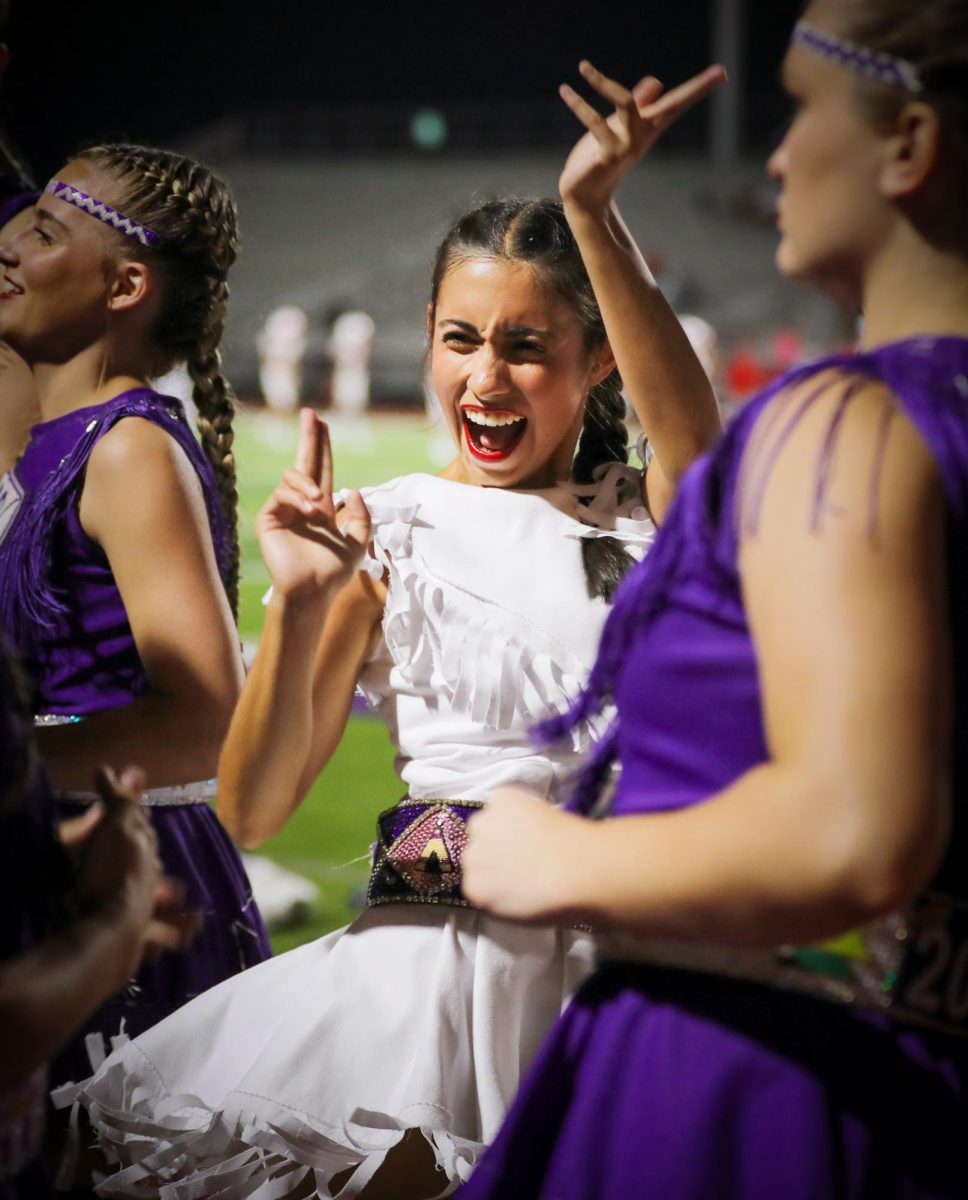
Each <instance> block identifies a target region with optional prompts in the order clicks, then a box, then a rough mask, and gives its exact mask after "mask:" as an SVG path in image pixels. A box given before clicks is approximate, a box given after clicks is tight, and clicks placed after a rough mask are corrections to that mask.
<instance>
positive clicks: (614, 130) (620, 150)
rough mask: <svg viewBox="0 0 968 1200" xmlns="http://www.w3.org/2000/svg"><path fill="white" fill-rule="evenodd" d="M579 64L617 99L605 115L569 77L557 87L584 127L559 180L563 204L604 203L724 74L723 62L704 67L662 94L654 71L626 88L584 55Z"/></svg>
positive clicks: (606, 95) (593, 83)
mask: <svg viewBox="0 0 968 1200" xmlns="http://www.w3.org/2000/svg"><path fill="white" fill-rule="evenodd" d="M578 69H579V71H580V72H581V75H582V78H583V79H584V80H585V81H586V83H588V84H589V86H590V87H592V88H593V89H594V90H595V91H596V92H597V93H598V94H599V96H601V97H602V98H603V99H604V100H607V101H608V102H609V103H610V104H614V105H615V111H614V112H613V113H612V114H611V116H609V117H603V116H602V115H601V113H599V112H598V111H597V110H596V109H594V108H593V107H592V106H591V105H590V104H589V103H588V101H587V100H585V99H584V98H583V97H582V96H580V95H579V94H578V92H576V91H575V90H574V88H571V87H569V86H568V84H567V83H563V84H562V85H561V87H560V89H559V92H560V95H561V98H562V100H564V102H565V103H566V104H567V105H568V107H569V108H570V109H571V111H572V112H573V113H574V114H575V116H576V117H577V118H578V119H579V121H581V123H582V124H583V125H584V126H585V128H586V129H587V130H588V132H587V133H586V134H584V136H583V137H582V138H581V139H580V140H579V141H578V142H577V144H576V145H575V147H574V149H573V150H572V152H571V154H569V156H568V159H567V161H566V162H565V166H564V169H563V170H562V173H561V178H560V179H559V181H558V186H559V190H560V191H561V198H562V200H563V201H564V202H565V204H566V205H574V206H576V207H579V208H583V209H588V210H601V209H604V208H606V207H607V206H608V205H609V204H610V203H611V200H612V197H613V196H614V194H615V189H616V188H617V187H618V185H619V184H620V183H621V181H622V180H623V179H624V178H625V176H626V174H627V173H628V172H629V170H631V168H632V167H633V166H634V165H635V164H636V163H637V162H638V161H639V160H640V159H641V158H643V157H644V156H645V155H646V154H647V153H648V151H649V150H650V149H651V147H652V146H653V144H654V143H655V142H656V141H657V139H658V138H659V136H660V134H662V132H663V131H664V130H666V129H668V127H669V126H670V125H671V124H673V122H675V121H676V120H678V119H679V117H680V116H682V114H683V113H684V112H685V111H686V110H687V109H689V108H691V107H692V105H693V104H695V103H696V102H697V101H698V100H701V99H702V98H703V97H704V96H706V95H708V94H709V93H710V92H711V91H712V90H713V89H714V88H717V87H718V86H719V85H720V84H721V83H723V81H724V80H725V79H726V71H725V68H723V67H721V66H713V67H707V68H706V70H705V71H701V72H700V73H699V74H698V75H694V76H693V78H692V79H689V80H687V81H686V82H685V83H682V84H680V85H679V86H678V87H676V88H673V89H672V91H670V92H665V94H663V88H662V84H661V83H660V82H659V80H658V79H656V78H655V77H654V76H652V75H647V76H645V78H644V79H640V80H639V82H638V83H637V84H636V85H635V86H634V87H633V88H632V89H631V90H629V89H628V88H625V87H623V86H622V85H621V84H620V83H616V82H615V80H614V79H609V78H607V76H605V75H603V74H602V73H601V71H599V70H598V69H597V68H595V67H593V66H592V64H591V63H590V62H588V61H587V60H583V61H582V62H581V63H580V64H579V67H578Z"/></svg>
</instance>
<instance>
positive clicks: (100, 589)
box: [0, 388, 229, 715]
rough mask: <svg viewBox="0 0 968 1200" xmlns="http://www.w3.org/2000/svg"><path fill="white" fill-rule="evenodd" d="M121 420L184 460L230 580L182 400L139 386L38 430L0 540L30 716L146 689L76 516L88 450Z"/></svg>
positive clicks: (116, 597) (216, 510) (102, 569)
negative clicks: (169, 441) (152, 433)
mask: <svg viewBox="0 0 968 1200" xmlns="http://www.w3.org/2000/svg"><path fill="white" fill-rule="evenodd" d="M125 417H141V418H143V419H144V420H146V421H151V422H152V424H154V425H158V426H160V427H161V428H162V429H164V430H165V431H166V432H168V433H169V434H170V435H171V436H172V437H173V438H174V439H175V441H176V442H177V443H178V445H179V446H180V447H181V448H182V450H183V451H184V452H185V454H186V455H187V456H188V459H189V461H190V462H191V464H192V466H193V467H194V468H195V471H196V472H197V474H198V477H199V479H200V481H201V484H202V490H203V492H204V496H205V505H206V509H207V513H208V520H209V526H210V529H211V532H212V539H213V542H214V545H215V554H216V559H217V562H218V565H219V570H220V572H221V575H222V578H223V580H224V579H226V578H227V573H228V561H229V547H228V537H227V533H226V529H225V522H224V520H223V517H222V512H221V507H220V504H219V495H218V488H217V485H216V482H215V476H214V472H213V471H212V467H211V465H210V463H209V461H208V459H207V458H206V457H205V454H204V452H203V450H202V448H201V446H200V445H199V443H198V441H197V439H196V438H195V436H194V434H193V433H192V431H191V429H190V428H189V426H188V422H187V421H186V419H185V413H184V410H183V408H182V405H181V403H180V401H178V400H176V399H174V398H172V397H170V396H160V395H159V394H158V393H157V392H153V391H151V390H150V389H148V388H137V389H134V390H132V391H129V392H124V393H123V394H122V395H120V396H116V397H115V398H114V399H112V400H107V401H105V402H103V403H102V404H97V405H92V406H90V407H87V408H81V409H76V410H74V411H73V412H69V413H65V414H64V415H63V416H60V417H55V418H54V419H53V420H50V421H44V422H42V423H41V424H39V425H35V426H34V427H33V429H32V430H31V436H30V441H29V443H28V445H27V448H26V450H25V451H24V454H23V457H22V458H21V460H20V462H19V463H18V464H17V466H16V468H15V469H14V472H13V475H14V481H15V483H16V484H17V485H18V487H19V489H20V490H22V492H23V500H22V503H21V505H20V508H19V510H18V511H17V513H16V515H15V517H14V518H13V521H12V522H11V524H10V526H9V528H8V530H7V533H6V536H5V537H4V538H3V540H2V541H0V626H2V627H4V628H5V629H6V630H7V632H8V634H9V636H10V637H11V639H12V641H13V643H14V645H15V648H16V650H17V652H18V654H19V655H20V657H21V659H22V661H23V663H24V665H25V667H26V669H27V671H28V673H29V674H30V675H31V677H32V680H33V683H34V686H35V688H36V696H35V706H36V711H37V712H42V713H58V714H67V715H84V714H88V713H94V712H100V711H102V710H104V709H109V708H116V707H119V706H120V705H122V704H127V703H129V702H130V701H131V700H133V699H134V698H135V697H136V696H139V695H141V694H142V693H143V692H145V691H146V690H147V687H148V681H147V678H146V676H145V673H144V668H143V666H142V664H141V660H140V658H139V656H138V652H137V648H136V647H135V644H134V637H133V635H132V633H131V626H130V625H129V623H128V618H127V614H126V612H125V610H124V604H123V602H122V600H121V595H120V593H119V591H118V588H117V584H116V583H115V581H114V576H113V574H112V572H111V567H110V564H109V563H108V560H107V557H106V555H105V554H104V551H103V550H102V549H101V547H100V546H99V545H98V544H97V543H96V542H94V541H92V539H91V538H89V537H88V536H87V534H86V533H85V532H84V530H83V528H82V527H81V523H80V519H79V517H78V500H79V497H80V494H81V490H82V488H83V486H84V472H85V470H86V467H87V462H88V459H89V457H90V455H91V452H92V450H93V449H94V447H95V446H96V445H97V443H98V441H99V440H100V439H101V438H102V437H103V436H104V434H105V433H107V432H108V430H109V429H111V428H113V427H114V425H116V424H117V423H118V421H120V420H123V419H124V418H125ZM132 502H136V497H132ZM145 553H146V554H150V553H151V548H150V547H146V548H145Z"/></svg>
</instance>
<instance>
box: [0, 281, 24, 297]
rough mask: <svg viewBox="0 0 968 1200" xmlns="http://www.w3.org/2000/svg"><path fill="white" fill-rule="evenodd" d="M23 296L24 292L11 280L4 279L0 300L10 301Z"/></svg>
mask: <svg viewBox="0 0 968 1200" xmlns="http://www.w3.org/2000/svg"><path fill="white" fill-rule="evenodd" d="M23 294H24V290H23V288H22V287H18V286H17V285H16V284H15V283H13V282H12V281H11V280H9V279H7V278H6V277H4V280H3V290H2V291H0V300H12V299H13V298H14V296H22V295H23Z"/></svg>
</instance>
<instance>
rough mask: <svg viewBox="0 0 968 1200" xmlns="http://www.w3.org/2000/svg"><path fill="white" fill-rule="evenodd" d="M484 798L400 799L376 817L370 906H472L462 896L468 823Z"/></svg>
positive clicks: (369, 895)
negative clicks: (462, 871)
mask: <svg viewBox="0 0 968 1200" xmlns="http://www.w3.org/2000/svg"><path fill="white" fill-rule="evenodd" d="M479 808H483V803H482V801H480V800H411V799H409V798H408V799H404V800H401V801H400V803H399V804H395V805H394V806H393V808H388V809H386V811H385V812H382V813H380V815H379V817H377V824H376V833H377V840H376V842H375V844H374V846H373V869H372V870H371V872H370V882H369V886H368V887H367V889H366V905H367V908H372V907H374V906H375V905H378V904H449V905H453V906H455V907H457V908H469V907H470V905H469V903H468V901H467V900H465V899H464V896H463V893H462V892H461V887H460V883H461V865H460V860H461V854H462V853H463V850H464V847H465V846H466V845H467V822H468V820H469V819H470V817H471V816H472V815H473V814H474V813H475V812H477V810H478V809H479Z"/></svg>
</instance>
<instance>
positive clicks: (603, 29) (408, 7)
mask: <svg viewBox="0 0 968 1200" xmlns="http://www.w3.org/2000/svg"><path fill="white" fill-rule="evenodd" d="M11 3H12V9H13V12H12V18H11V21H10V24H9V28H8V30H7V34H6V41H7V42H8V43H9V45H10V48H11V51H12V58H11V63H10V66H9V68H8V70H7V73H6V77H5V79H4V83H3V115H4V120H5V123H6V126H7V128H8V130H9V132H10V134H11V135H12V137H13V140H14V141H15V143H16V144H18V145H19V147H20V148H21V150H22V151H23V152H24V154H25V156H26V157H27V159H28V160H29V161H30V162H31V163H32V164H33V165H34V167H35V170H36V173H37V175H38V177H43V176H44V175H46V174H48V173H50V172H51V171H52V170H53V169H54V168H55V167H56V166H57V165H58V164H59V162H60V161H62V160H63V159H64V158H65V157H66V156H67V155H68V154H69V152H70V150H71V148H73V147H75V146H77V145H79V144H80V143H82V142H84V141H89V140H92V139H95V138H101V137H104V136H119V137H125V138H130V139H134V140H138V141H147V142H157V143H161V144H163V143H165V142H167V141H170V140H173V139H176V138H177V137H178V135H179V134H181V133H183V132H185V131H187V130H190V129H193V128H195V127H198V126H202V125H205V124H206V123H208V122H210V121H212V120H214V119H216V118H218V117H220V116H223V115H226V114H231V113H233V112H239V111H243V112H244V111H251V110H253V109H255V108H259V107H264V106H266V105H268V104H272V103H278V102H286V101H313V102H322V103H329V104H331V103H339V102H343V101H345V102H359V101H366V100H381V99H382V100H392V101H399V102H401V103H417V102H419V103H437V104H441V105H445V104H446V102H447V101H448V100H455V99H480V100H481V102H482V104H486V101H487V99H488V98H489V97H541V96H543V97H548V96H552V97H553V96H554V95H555V92H556V89H557V85H558V84H559V83H560V82H561V81H562V80H570V81H572V82H574V81H575V79H576V71H575V64H576V63H577V61H578V59H579V58H581V57H583V56H587V57H588V58H591V59H592V61H593V62H595V63H596V65H598V66H600V67H601V68H602V69H603V70H604V71H606V72H607V73H610V74H613V75H614V76H615V77H616V78H619V79H621V80H623V81H624V82H632V81H634V80H635V79H636V78H638V77H639V76H641V75H643V74H646V73H654V74H656V75H658V76H659V77H660V78H662V79H663V80H664V81H665V82H667V83H669V82H675V81H676V80H677V79H680V78H682V77H685V76H686V75H687V74H689V73H691V72H693V71H695V70H698V69H699V68H701V67H702V66H704V65H705V64H706V63H707V61H709V59H710V54H711V51H710V45H709V42H710V34H709V26H710V13H711V2H710V0H671V2H670V0H662V2H661V3H659V2H655V0H641V2H640V3H637V4H610V3H607V2H605V3H600V4H592V3H590V2H589V3H586V4H583V5H580V6H579V5H566V4H558V5H554V4H551V5H548V4H547V3H540V4H539V3H537V2H534V0H532V2H528V0H522V2H519V3H516V4H510V3H507V2H506V0H494V2H492V3H480V2H475V3H464V2H452V3H446V4H445V3H438V2H429V3H419V2H418V3H413V2H412V0H411V2H401V0H398V2H397V3H395V4H393V5H392V6H390V5H382V4H374V3H373V2H372V0H369V2H363V0H351V2H350V3H338V2H336V0H274V2H273V3H271V4H265V5H261V6H255V5H243V4H239V3H229V0H173V2H170V3H167V4H165V3H157V4H148V3H144V2H143V0H126V2H122V0H98V2H97V3H91V2H90V0H11ZM800 7H801V0H747V13H748V15H747V33H746V38H745V43H746V53H747V63H748V90H747V95H746V102H745V107H746V122H745V142H746V144H747V146H748V147H749V148H750V149H751V150H755V151H760V150H762V149H763V147H764V145H765V143H766V142H767V141H768V140H769V139H770V138H771V137H775V136H777V135H778V133H779V132H780V130H781V129H782V124H783V120H784V106H783V103H782V100H781V99H780V98H779V93H778V90H777V88H776V72H777V67H778V63H779V58H780V55H781V53H782V48H783V45H784V43H785V40H786V37H787V35H788V32H789V29H790V26H791V24H792V22H793V20H794V19H795V17H796V15H797V13H798V11H799V9H800ZM549 11H551V12H554V13H555V16H554V17H553V18H552V17H550V16H549V15H548V13H549ZM242 14H258V15H242ZM592 14H594V15H592ZM693 119H694V120H695V128H694V130H693V134H692V139H693V142H694V143H698V142H699V141H701V137H702V128H701V126H700V125H699V123H698V122H700V121H701V119H702V118H701V117H698V116H696V117H695V118H693V117H692V116H691V117H690V120H693ZM686 136H687V137H688V136H689V132H688V127H687V131H686Z"/></svg>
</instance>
